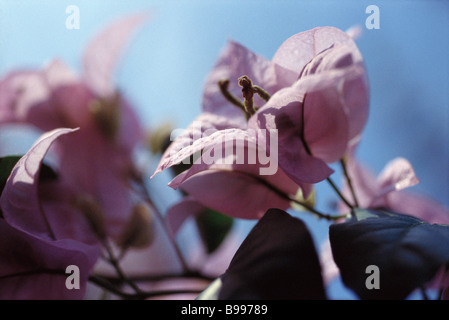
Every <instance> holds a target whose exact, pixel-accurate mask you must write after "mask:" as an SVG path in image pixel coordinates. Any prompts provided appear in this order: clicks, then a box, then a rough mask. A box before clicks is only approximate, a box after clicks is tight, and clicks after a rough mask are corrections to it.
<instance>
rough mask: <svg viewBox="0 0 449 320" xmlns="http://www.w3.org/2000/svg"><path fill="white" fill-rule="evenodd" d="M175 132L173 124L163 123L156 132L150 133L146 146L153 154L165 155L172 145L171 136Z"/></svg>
mask: <svg viewBox="0 0 449 320" xmlns="http://www.w3.org/2000/svg"><path fill="white" fill-rule="evenodd" d="M172 131H173V125H172V124H171V123H168V122H166V123H162V124H161V125H159V126H158V127H157V128H156V129H155V130H152V131H151V132H148V135H147V138H146V145H147V146H148V148H149V149H150V150H151V152H152V153H153V154H158V153H164V151H165V150H166V149H167V148H168V146H169V145H170V142H171V141H170V136H171V133H172Z"/></svg>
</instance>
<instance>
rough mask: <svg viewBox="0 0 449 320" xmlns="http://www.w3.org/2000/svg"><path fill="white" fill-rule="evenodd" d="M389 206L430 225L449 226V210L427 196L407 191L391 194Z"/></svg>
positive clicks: (388, 198)
mask: <svg viewBox="0 0 449 320" xmlns="http://www.w3.org/2000/svg"><path fill="white" fill-rule="evenodd" d="M387 206H388V207H389V208H391V209H392V210H394V211H397V212H400V213H404V214H409V215H412V216H414V217H417V218H420V219H422V220H424V221H427V222H428V223H438V224H447V225H449V209H448V208H446V207H445V206H444V205H442V204H441V203H439V202H437V201H436V200H434V199H432V198H431V197H429V196H426V195H422V194H418V193H416V192H413V193H412V192H407V191H400V192H391V193H389V194H388V197H387Z"/></svg>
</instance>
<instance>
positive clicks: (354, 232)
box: [0, 14, 449, 299]
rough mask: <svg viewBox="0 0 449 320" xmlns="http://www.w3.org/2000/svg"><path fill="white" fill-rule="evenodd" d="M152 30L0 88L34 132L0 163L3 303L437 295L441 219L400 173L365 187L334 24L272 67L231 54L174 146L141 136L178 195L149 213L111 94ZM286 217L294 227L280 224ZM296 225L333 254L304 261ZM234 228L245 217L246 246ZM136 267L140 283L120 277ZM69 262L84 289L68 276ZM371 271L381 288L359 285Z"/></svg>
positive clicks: (294, 45)
mask: <svg viewBox="0 0 449 320" xmlns="http://www.w3.org/2000/svg"><path fill="white" fill-rule="evenodd" d="M146 18H147V17H146V15H142V14H139V15H132V16H129V17H125V18H123V19H121V20H119V21H116V22H114V23H113V24H111V25H110V26H108V27H107V28H106V29H104V30H103V31H102V32H100V33H99V34H98V35H97V36H96V37H94V38H93V39H92V41H91V42H90V43H89V44H88V46H87V47H86V49H85V51H84V54H83V57H82V61H83V70H82V73H81V74H76V73H75V72H74V71H72V70H71V69H70V68H69V67H68V66H67V65H65V64H64V63H63V62H62V61H60V60H54V61H52V62H50V63H49V64H47V65H46V66H44V67H43V68H42V69H39V70H17V71H13V72H10V73H9V74H6V75H4V76H3V77H2V78H1V79H0V123H1V124H21V125H23V124H25V125H27V126H32V127H33V128H35V129H36V130H38V131H39V132H40V133H41V136H40V138H39V139H38V140H37V141H36V142H35V143H34V145H33V146H32V147H31V148H30V149H29V150H28V152H26V153H25V154H23V155H9V156H5V157H3V158H1V159H0V178H1V180H0V186H1V188H2V189H1V190H0V191H1V197H0V298H15V299H35V298H43V299H60V298H67V299H82V298H84V297H85V296H86V295H87V294H89V288H90V287H89V285H91V286H98V287H101V288H103V289H105V290H108V291H109V292H111V293H112V294H114V295H116V296H117V297H121V298H142V299H144V298H151V297H160V296H164V295H166V294H183V295H182V297H184V298H191V297H192V296H191V295H190V296H189V295H187V296H185V295H184V294H189V293H190V294H192V292H193V297H196V298H198V299H311V298H312V299H326V298H327V294H326V284H327V282H328V281H330V278H332V277H334V276H337V275H339V276H341V278H342V280H343V282H344V284H345V285H346V286H347V287H348V288H350V289H352V290H353V291H354V292H355V293H356V294H357V295H358V297H359V298H362V299H376V298H381V299H382V298H392V299H404V298H407V296H409V295H410V294H411V293H412V292H413V291H414V290H416V289H418V288H421V289H422V290H424V288H432V289H436V290H441V292H439V296H442V297H444V294H443V290H444V289H445V288H446V287H447V286H448V283H447V277H446V272H447V269H448V266H449V250H448V248H449V210H448V209H447V208H445V207H444V206H442V205H441V204H438V203H436V202H435V201H433V200H431V199H429V198H427V197H425V196H423V195H419V194H413V193H408V192H406V191H403V189H406V188H408V187H411V186H414V185H416V184H417V183H418V182H419V180H418V178H417V177H416V174H415V172H414V169H413V168H412V165H411V164H410V163H409V162H408V161H407V160H406V159H404V158H397V159H394V160H393V161H392V162H390V163H389V164H387V166H386V168H385V169H384V171H383V172H382V173H381V174H380V175H379V176H378V177H377V178H375V177H374V175H373V174H372V173H371V172H370V171H369V170H368V169H366V168H365V166H364V165H362V164H361V163H360V162H359V160H358V158H357V155H356V154H357V147H358V145H359V142H360V141H361V139H362V134H363V130H364V127H365V125H366V123H367V119H368V115H369V101H370V93H369V91H370V90H369V83H368V76H367V72H366V69H365V65H364V61H363V58H362V55H361V53H360V51H359V49H358V47H357V45H356V43H355V40H354V39H353V38H352V37H351V35H350V34H349V33H347V32H344V31H341V30H339V29H337V28H335V27H318V28H314V29H312V30H308V31H305V32H300V33H298V34H296V35H293V36H291V37H290V38H288V39H287V40H285V41H284V42H283V43H282V44H281V46H280V47H279V48H278V49H277V51H276V53H275V54H274V56H273V58H272V59H271V60H268V59H265V58H264V57H262V56H260V55H257V54H255V53H253V52H251V51H250V50H249V49H247V48H246V47H244V46H243V45H241V44H239V43H237V42H234V41H230V42H229V43H228V44H227V45H226V47H225V48H224V50H223V51H222V52H221V54H220V56H219V58H218V61H217V62H216V64H215V66H214V68H213V70H212V71H211V72H210V74H209V76H208V78H207V80H206V83H205V86H204V94H203V99H202V113H201V114H200V115H198V116H197V118H196V119H194V120H193V121H192V124H191V125H190V126H189V127H188V128H187V129H186V130H184V131H183V132H182V133H181V134H180V135H179V136H178V137H177V138H176V139H175V140H174V141H168V140H169V136H170V133H169V132H167V130H166V129H164V130H165V131H160V132H156V131H155V130H152V131H151V137H150V140H151V142H152V146H153V152H154V153H156V154H158V156H160V159H158V161H159V163H158V165H157V168H156V169H155V171H154V173H153V175H152V176H151V178H152V177H154V176H155V175H156V174H158V173H160V172H163V171H167V172H169V173H170V174H173V179H172V180H171V181H170V183H169V186H170V187H172V188H173V189H179V190H180V191H181V192H180V194H181V200H180V202H178V203H175V204H174V205H173V206H171V207H170V208H168V209H167V208H164V210H163V212H160V211H161V210H160V209H159V208H157V206H155V205H154V201H153V200H152V199H153V197H155V195H153V194H150V193H149V192H148V188H147V187H146V183H152V182H154V181H155V180H151V179H150V177H147V176H146V174H144V173H142V172H145V169H144V168H143V169H142V168H139V167H138V165H137V161H136V157H135V155H136V153H138V152H142V153H144V154H145V155H147V156H150V155H149V153H148V152H147V150H145V148H144V147H145V146H146V145H147V144H148V139H146V135H145V132H144V131H145V130H144V126H143V124H141V123H140V121H139V119H138V116H137V114H136V112H135V110H134V109H133V107H132V106H131V104H130V103H129V101H128V99H127V97H125V96H124V94H123V93H122V92H121V91H120V90H119V89H118V88H117V87H116V85H115V84H114V81H113V72H114V69H115V67H116V65H117V62H118V61H119V58H120V55H121V53H122V51H123V49H124V48H125V46H126V44H127V41H128V40H129V38H130V36H131V35H132V33H133V32H134V31H135V30H136V29H137V28H138V27H139V26H140V25H141V24H142V23H143V22H144V21H146ZM161 132H162V133H161ZM47 155H51V156H52V157H54V159H55V161H54V163H52V165H50V164H48V163H47V162H46V161H45V160H46V159H47ZM335 163H339V164H340V167H341V172H342V176H343V177H344V179H343V181H342V182H341V183H340V184H341V185H342V187H341V189H340V188H339V187H338V185H339V184H338V183H336V182H334V180H333V178H332V175H333V174H334V172H335V170H336V169H335V166H333V164H335ZM321 182H324V183H329V185H330V186H331V188H332V189H333V190H334V191H335V194H336V197H338V199H339V205H338V208H337V209H338V210H337V211H338V212H335V213H332V214H329V213H324V212H321V211H320V210H319V209H318V208H316V206H315V203H314V197H315V188H314V186H315V185H316V184H317V183H321ZM165 187H166V186H163V187H161V188H160V189H159V190H161V191H162V192H163V191H164V188H165ZM296 209H300V212H297V214H298V217H296V216H295V217H293V216H292V214H289V213H287V212H286V211H294V210H296ZM305 211H306V212H309V213H312V214H314V215H316V216H317V217H318V218H320V219H326V220H327V221H328V222H329V243H330V247H328V249H329V250H323V251H322V252H321V253H320V252H317V251H316V249H315V246H314V241H313V237H312V235H311V233H310V232H309V231H308V229H307V226H306V225H305V224H304V223H303V222H302V221H301V219H300V214H307V213H306V212H305ZM295 214H296V213H295ZM235 219H254V220H255V221H256V224H255V226H254V228H253V229H252V231H251V232H250V233H249V234H248V235H247V237H246V238H245V240H244V241H243V242H242V243H241V245H240V243H239V241H238V240H236V238H235V237H238V236H239V235H238V234H236V231H235V229H234V228H232V227H233V222H234V220H235ZM188 220H193V221H195V222H196V226H197V228H196V229H195V230H196V231H198V233H199V234H200V239H201V241H202V243H201V244H199V245H198V246H199V247H200V248H197V249H198V250H196V251H195V250H190V251H185V250H184V251H183V250H181V248H180V246H178V244H177V235H178V233H179V232H180V230H181V229H182V227H183V225H184V223H186V222H187V221H188ZM161 237H162V238H164V241H163V242H164V243H163V244H161V241H160V239H161ZM158 239H159V242H158V241H157V240H158ZM168 247H170V248H169V249H167V248H168ZM237 247H238V249H237ZM135 249H141V250H142V251H137V252H136V251H133V250H135ZM186 252H188V253H189V254H190V256H189V255H188V254H187V253H186ZM192 252H193V253H192ZM139 254H141V255H143V254H145V255H148V259H149V260H151V261H153V262H155V263H156V264H157V261H162V260H164V257H163V256H164V255H171V254H173V255H174V256H175V259H174V260H175V261H174V262H173V261H171V262H170V263H171V264H175V265H176V266H172V265H171V266H168V265H167V264H168V263H169V262H167V263H166V264H165V265H163V266H159V268H153V269H152V267H151V266H146V265H144V263H142V261H143V260H142V259H141V257H139ZM130 255H133V259H131V262H129V261H128V262H127V263H126V262H125V258H126V256H130ZM231 258H232V259H231ZM139 259H140V260H139ZM164 261H165V260H164ZM167 261H169V259H168V260H167ZM199 261H200V263H199ZM260 261H264V263H263V264H261V263H260ZM130 264H131V265H133V264H134V265H133V266H131V268H128V269H127V268H124V267H123V266H124V265H128V266H129V265H130ZM136 264H139V266H138V267H139V268H138V269H139V270H140V269H142V270H143V272H144V275H145V277H143V278H145V279H146V281H139V280H135V279H133V277H132V276H131V274H130V273H129V272H131V271H130V270H132V269H135V266H136ZM73 266H75V267H76V270H77V271H78V274H77V275H78V277H75V276H77V275H76V274H74V275H73V277H69V276H68V274H67V272H66V271H67V270H68V269H67V268H68V267H73ZM370 266H375V267H376V268H378V269H377V270H380V272H381V273H382V276H381V278H382V279H387V280H383V281H387V282H388V283H384V282H382V286H381V287H380V288H377V287H376V285H377V284H376V281H375V280H374V282H373V283H372V286H374V287H376V290H372V287H369V286H368V285H366V283H368V280H367V279H366V278H367V275H366V270H367V267H370ZM155 269H157V270H155ZM70 270H72V269H70ZM108 270H109V271H110V270H112V273H111V272H109V271H108ZM166 270H170V271H169V272H166ZM171 270H175V271H173V272H174V273H173V272H172V271H171ZM332 270H333V271H335V272H333V273H332ZM164 271H165V273H164ZM322 274H327V275H329V274H332V275H331V276H330V277H325V281H323V278H322ZM214 279H215V281H213V280H214ZM373 279H375V278H373ZM187 280H190V282H191V283H188V284H189V286H190V287H188V289H186V290H183V288H184V287H186V281H187ZM71 281H73V283H72V282H71ZM161 281H162V282H166V284H167V286H166V287H164V288H163V290H162V289H161V286H160V283H161ZM170 281H172V282H173V281H175V282H174V283H171V282H170ZM211 282H212V283H213V284H212V285H210V286H208V285H209V284H210V283H211ZM191 286H194V289H191ZM73 287H77V288H76V289H78V290H73ZM79 287H81V290H79ZM173 288H175V289H173ZM164 290H165V291H164ZM446 295H447V294H446Z"/></svg>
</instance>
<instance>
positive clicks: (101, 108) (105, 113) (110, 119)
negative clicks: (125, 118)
mask: <svg viewBox="0 0 449 320" xmlns="http://www.w3.org/2000/svg"><path fill="white" fill-rule="evenodd" d="M119 105H120V96H119V94H115V95H114V96H112V97H109V98H106V99H105V98H98V99H95V100H93V101H92V102H91V103H90V105H89V109H90V112H91V114H92V116H93V119H94V121H95V123H96V124H97V126H98V128H99V129H100V131H101V132H102V133H103V134H104V135H105V137H106V138H107V139H109V140H111V141H113V140H114V139H115V137H116V135H117V132H118V130H119V123H120V109H119Z"/></svg>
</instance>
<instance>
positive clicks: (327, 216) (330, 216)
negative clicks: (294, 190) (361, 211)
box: [289, 198, 346, 220]
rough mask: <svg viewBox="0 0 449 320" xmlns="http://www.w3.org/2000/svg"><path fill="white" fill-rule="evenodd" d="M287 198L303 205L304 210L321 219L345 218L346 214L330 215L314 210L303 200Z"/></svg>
mask: <svg viewBox="0 0 449 320" xmlns="http://www.w3.org/2000/svg"><path fill="white" fill-rule="evenodd" d="M289 199H290V200H291V201H292V202H294V203H296V204H298V205H300V206H302V207H304V208H305V209H306V210H308V211H310V212H312V213H314V214H316V215H317V216H318V217H320V218H323V219H326V220H338V219H341V218H346V215H338V216H332V215H330V214H324V213H321V212H319V211H318V210H316V209H315V208H313V207H311V206H309V205H308V204H306V203H304V202H301V201H298V200H296V199H292V198H289Z"/></svg>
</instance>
